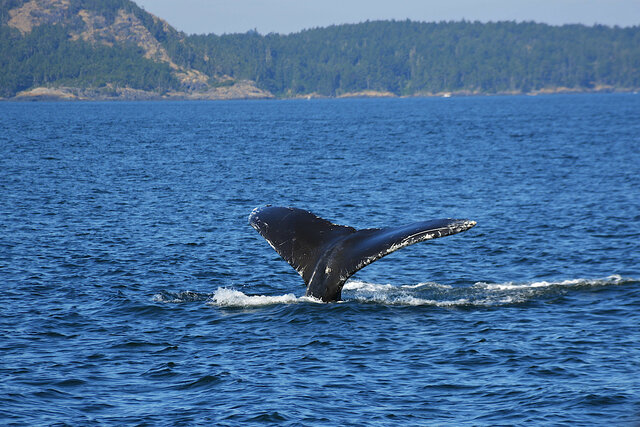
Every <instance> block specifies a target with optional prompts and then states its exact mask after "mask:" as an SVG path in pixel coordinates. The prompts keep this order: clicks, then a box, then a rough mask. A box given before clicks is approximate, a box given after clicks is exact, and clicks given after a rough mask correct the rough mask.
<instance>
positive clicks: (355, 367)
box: [0, 95, 640, 426]
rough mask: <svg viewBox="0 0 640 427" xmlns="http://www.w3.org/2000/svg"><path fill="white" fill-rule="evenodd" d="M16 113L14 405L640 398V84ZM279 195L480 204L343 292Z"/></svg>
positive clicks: (374, 407)
mask: <svg viewBox="0 0 640 427" xmlns="http://www.w3.org/2000/svg"><path fill="white" fill-rule="evenodd" d="M0 113H1V114H0V230H1V231H2V232H1V233H0V283H1V284H2V288H1V289H0V351H1V353H2V356H1V357H0V360H1V363H0V378H1V380H0V393H1V394H2V396H3V398H2V399H0V421H1V423H2V424H6V425H43V424H44V425H48V424H69V425H84V424H93V423H104V424H115V425H121V424H146V425H179V424H185V425H191V424H216V425H238V424H243V425H244V424H269V425H272V424H278V425H301V424H302V425H308V424H312V425H354V426H355V425H358V426H359V425H392V424H417V425H434V424H435V425H456V426H458V425H496V424H499V425H510V424H519V425H523V424H524V425H531V424H544V425H549V424H551V425H572V426H573V425H601V424H604V423H608V424H613V425H636V424H638V423H640V380H639V378H640V376H638V371H639V370H640V329H639V328H638V325H640V314H639V313H640V271H639V269H638V265H640V244H639V242H640V190H639V189H640V139H639V137H638V135H640V96H637V95H589V96H587V95H561V96H548V97H524V96H523V97H477V98H449V99H382V100H373V99H370V100H367V99H361V100H357V99H352V100H312V101H302V100H300V101H271V102H261V101H253V102H244V101H234V102H159V103H153V102H148V103H38V104H29V103H0ZM266 203H271V204H278V205H289V206H296V207H301V208H306V209H310V210H312V211H313V212H315V213H317V214H319V215H321V216H323V217H326V218H328V219H330V220H332V221H334V222H338V223H343V224H347V225H352V226H356V227H362V228H364V227H381V226H385V225H394V224H396V225H399V224H403V223H408V222H412V221H419V220H424V219H431V218H439V217H456V218H470V219H474V220H476V221H478V225H477V226H476V227H475V228H473V229H472V230H469V231H467V232H465V233H462V234H459V235H455V236H451V237H446V238H443V239H438V240H435V241H432V242H427V243H422V244H418V245H415V246H412V247H410V248H406V249H403V250H401V251H398V252H397V253H394V254H392V255H390V256H389V257H386V258H384V259H382V260H380V261H378V262H376V263H374V264H372V265H370V266H368V267H367V268H365V269H363V270H362V271H360V272H358V273H357V274H356V275H355V276H354V277H353V278H352V279H351V280H350V281H349V282H347V285H346V287H345V289H344V292H343V297H344V301H343V302H340V303H334V304H322V303H319V302H318V301H315V300H313V299H309V298H305V297H304V287H303V286H302V282H301V279H300V278H299V276H298V275H297V274H296V273H295V272H294V271H293V269H291V267H289V266H288V265H287V264H286V262H284V261H283V260H281V259H280V257H279V256H278V255H277V254H276V253H275V252H274V251H273V250H272V249H271V248H270V247H269V246H268V245H267V244H266V242H265V241H264V240H263V239H262V238H261V237H260V236H259V235H258V234H257V233H256V232H255V231H254V230H253V229H252V228H251V227H250V226H248V224H247V216H248V214H249V213H250V212H251V210H252V209H253V208H254V207H256V206H259V205H263V204H266Z"/></svg>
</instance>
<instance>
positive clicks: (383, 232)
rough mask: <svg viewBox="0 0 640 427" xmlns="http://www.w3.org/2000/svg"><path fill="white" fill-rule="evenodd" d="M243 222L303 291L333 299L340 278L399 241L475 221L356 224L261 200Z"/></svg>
mask: <svg viewBox="0 0 640 427" xmlns="http://www.w3.org/2000/svg"><path fill="white" fill-rule="evenodd" d="M249 224H251V226H252V227H253V228H255V229H256V230H257V231H258V233H260V235H261V236H262V237H264V238H265V239H266V240H267V242H269V244H270V245H271V247H272V248H273V249H275V251H276V252H277V253H278V254H280V256H281V257H282V258H284V259H285V260H286V261H287V262H288V263H289V264H291V266H292V267H293V268H294V269H295V270H296V271H297V272H298V274H300V276H302V279H303V280H304V282H305V284H306V285H307V296H312V297H315V298H319V299H321V300H322V301H337V300H339V299H340V296H341V292H342V287H343V285H344V283H345V282H346V281H347V279H348V278H349V277H350V276H352V275H353V274H354V273H355V272H356V271H358V270H360V269H361V268H363V267H365V266H367V265H369V264H371V263H372V262H374V261H376V260H378V259H380V258H382V257H383V256H385V255H388V254H390V253H391V252H393V251H397V250H398V249H401V248H404V247H405V246H409V245H413V244H414V243H418V242H422V241H424V240H430V239H435V238H438V237H444V236H449V235H451V234H456V233H460V232H462V231H465V230H468V229H470V228H471V227H473V226H474V225H476V222H475V221H469V220H465V219H448V218H447V219H435V220H430V221H422V222H416V223H413V224H408V225H404V226H400V227H388V228H368V229H363V230H356V229H355V228H352V227H347V226H344V225H337V224H333V223H331V222H329V221H327V220H325V219H322V218H320V217H318V216H316V215H314V214H312V213H311V212H308V211H305V210H302V209H296V208H288V207H279V206H266V207H262V208H256V209H254V210H253V212H251V215H249Z"/></svg>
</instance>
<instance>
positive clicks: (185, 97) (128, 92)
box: [0, 81, 640, 101]
mask: <svg viewBox="0 0 640 427" xmlns="http://www.w3.org/2000/svg"><path fill="white" fill-rule="evenodd" d="M639 91H640V89H638V88H616V87H612V86H598V87H594V88H567V87H557V88H542V89H539V90H535V91H531V92H519V91H512V92H500V93H485V92H479V91H467V90H463V91H453V92H437V93H432V92H420V93H416V94H413V95H408V96H399V95H396V94H393V93H391V92H379V91H372V90H367V91H361V92H350V93H343V94H340V95H338V96H335V97H331V96H324V95H320V94H317V93H312V94H297V95H295V96H285V97H280V98H278V97H276V96H274V95H273V94H272V93H271V92H269V91H266V90H263V89H260V88H258V87H257V86H256V85H255V84H254V83H253V82H251V81H239V82H236V83H234V84H232V85H226V86H220V87H214V88H210V89H208V90H206V91H193V92H181V91H169V92H164V93H160V92H156V91H145V90H140V89H132V88H126V87H125V88H121V87H113V86H110V85H107V86H105V87H102V88H77V87H66V86H63V87H55V88H48V87H37V88H33V89H29V90H25V91H22V92H19V93H18V94H17V95H16V96H14V97H12V98H1V97H0V101H163V100H176V101H204V100H210V101H215V100H242V99H245V100H248V99H256V100H257V99H323V98H419V97H436V98H449V97H462V96H500V95H529V96H537V95H552V94H569V93H614V92H615V93H638V92H639Z"/></svg>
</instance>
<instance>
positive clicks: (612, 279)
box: [153, 275, 638, 308]
mask: <svg viewBox="0 0 640 427" xmlns="http://www.w3.org/2000/svg"><path fill="white" fill-rule="evenodd" d="M633 282H638V279H633V278H624V277H622V276H620V275H611V276H608V277H605V278H600V279H584V278H580V279H568V280H562V281H533V282H523V283H517V282H504V283H486V282H476V283H475V284H473V285H471V286H451V285H445V284H439V283H434V282H424V283H417V284H412V285H391V284H377V283H369V282H364V281H358V280H353V281H349V282H347V283H346V284H345V286H344V288H343V290H342V299H343V300H342V301H340V302H339V303H342V304H344V303H349V302H357V303H364V304H381V305H393V306H434V307H450V308H455V307H492V306H503V305H513V304H523V303H527V302H530V301H535V300H537V299H542V298H546V297H553V296H555V295H563V294H565V293H567V292H570V291H578V290H580V289H585V288H602V287H609V286H618V285H625V284H630V283H633ZM153 300H154V301H156V302H163V303H180V302H189V301H205V302H206V303H207V304H208V305H211V306H216V307H260V306H269V305H282V304H301V303H322V301H320V300H318V299H315V298H311V297H306V296H296V295H294V294H293V293H287V294H284V295H247V294H245V293H244V292H242V291H239V290H237V289H232V288H226V287H220V288H218V289H217V290H216V291H215V292H214V293H213V294H205V293H197V292H190V291H185V292H178V293H173V292H162V293H160V294H156V295H154V297H153Z"/></svg>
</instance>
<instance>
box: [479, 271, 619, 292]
mask: <svg viewBox="0 0 640 427" xmlns="http://www.w3.org/2000/svg"><path fill="white" fill-rule="evenodd" d="M623 281H624V279H623V278H622V276H620V275H618V274H614V275H611V276H609V277H606V278H603V279H569V280H562V281H557V282H547V281H540V282H530V283H526V282H525V283H514V282H505V283H485V282H477V283H476V284H475V285H474V286H477V287H480V288H483V289H486V290H489V291H507V290H525V289H528V288H548V287H552V286H558V287H560V286H566V287H570V286H604V285H616V284H619V283H621V282H623Z"/></svg>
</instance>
